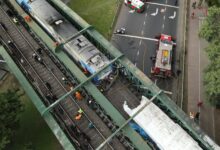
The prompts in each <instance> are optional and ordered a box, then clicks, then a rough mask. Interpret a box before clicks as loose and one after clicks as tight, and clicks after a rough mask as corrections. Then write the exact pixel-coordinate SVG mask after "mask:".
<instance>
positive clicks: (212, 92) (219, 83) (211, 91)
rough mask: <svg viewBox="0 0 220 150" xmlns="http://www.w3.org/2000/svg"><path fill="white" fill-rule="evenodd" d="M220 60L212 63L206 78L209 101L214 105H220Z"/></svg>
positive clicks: (207, 70) (205, 83)
mask: <svg viewBox="0 0 220 150" xmlns="http://www.w3.org/2000/svg"><path fill="white" fill-rule="evenodd" d="M219 67H220V60H218V61H215V62H211V64H210V65H209V66H208V67H207V69H206V73H205V76H204V85H205V87H206V89H205V91H206V95H207V100H208V101H209V102H210V103H211V104H213V105H217V104H218V105H219V103H220V79H219V77H220V69H219Z"/></svg>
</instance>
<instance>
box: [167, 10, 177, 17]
mask: <svg viewBox="0 0 220 150" xmlns="http://www.w3.org/2000/svg"><path fill="white" fill-rule="evenodd" d="M175 17H176V11H174V13H173V16H170V17H169V19H174V18H175Z"/></svg>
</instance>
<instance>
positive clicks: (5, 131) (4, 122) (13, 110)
mask: <svg viewBox="0 0 220 150" xmlns="http://www.w3.org/2000/svg"><path fill="white" fill-rule="evenodd" d="M22 110H23V105H22V104H21V103H20V101H19V96H18V95H17V94H16V92H15V91H8V92H6V93H0V149H4V148H5V146H6V145H7V144H8V143H10V141H11V137H12V136H13V134H14V131H15V130H16V129H17V127H18V123H19V119H18V117H19V116H18V114H19V113H20V112H22Z"/></svg>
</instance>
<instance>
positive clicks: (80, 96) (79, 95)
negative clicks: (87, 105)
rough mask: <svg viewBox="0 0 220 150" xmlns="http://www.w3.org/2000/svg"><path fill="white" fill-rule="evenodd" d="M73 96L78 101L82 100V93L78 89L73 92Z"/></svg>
mask: <svg viewBox="0 0 220 150" xmlns="http://www.w3.org/2000/svg"><path fill="white" fill-rule="evenodd" d="M75 97H76V99H77V100H79V101H80V100H82V98H83V97H82V95H81V93H80V92H78V91H77V92H76V93H75Z"/></svg>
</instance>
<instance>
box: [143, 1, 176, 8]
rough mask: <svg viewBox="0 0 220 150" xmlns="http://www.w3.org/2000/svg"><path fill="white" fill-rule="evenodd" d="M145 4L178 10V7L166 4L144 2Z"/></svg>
mask: <svg viewBox="0 0 220 150" xmlns="http://www.w3.org/2000/svg"><path fill="white" fill-rule="evenodd" d="M145 3H147V4H152V5H159V6H166V7H171V8H179V7H178V6H172V5H167V4H160V3H152V2H145Z"/></svg>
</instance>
